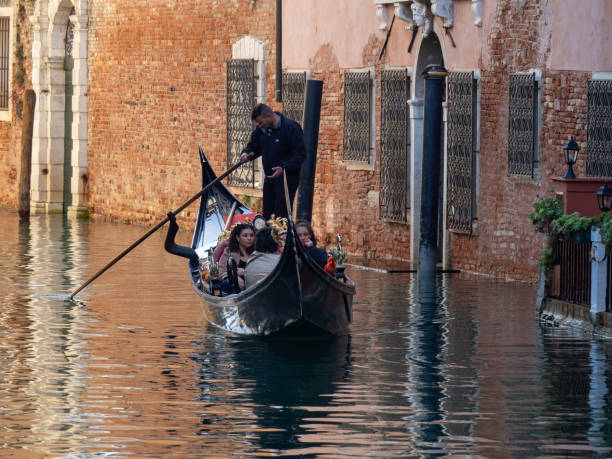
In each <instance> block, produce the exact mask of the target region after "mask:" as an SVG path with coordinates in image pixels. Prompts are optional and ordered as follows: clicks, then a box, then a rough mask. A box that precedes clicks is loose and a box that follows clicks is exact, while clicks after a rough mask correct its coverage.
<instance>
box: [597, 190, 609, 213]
mask: <svg viewBox="0 0 612 459" xmlns="http://www.w3.org/2000/svg"><path fill="white" fill-rule="evenodd" d="M595 194H596V195H597V205H598V206H599V210H601V211H602V212H607V211H609V210H610V209H612V188H610V187H609V186H608V184H607V183H604V184H603V185H602V186H601V187H599V190H597V192H596V193H595Z"/></svg>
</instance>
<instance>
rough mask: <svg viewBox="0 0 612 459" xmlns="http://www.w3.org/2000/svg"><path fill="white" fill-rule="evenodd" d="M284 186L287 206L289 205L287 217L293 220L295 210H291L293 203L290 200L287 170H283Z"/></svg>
mask: <svg viewBox="0 0 612 459" xmlns="http://www.w3.org/2000/svg"><path fill="white" fill-rule="evenodd" d="M283 185H284V187H285V204H286V205H287V217H289V219H291V220H293V212H292V210H293V209H291V201H290V200H289V187H288V186H287V174H286V173H285V169H283Z"/></svg>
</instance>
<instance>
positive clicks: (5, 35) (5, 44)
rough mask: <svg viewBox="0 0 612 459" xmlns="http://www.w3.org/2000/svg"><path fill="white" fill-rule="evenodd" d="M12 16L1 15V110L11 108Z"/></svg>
mask: <svg viewBox="0 0 612 459" xmlns="http://www.w3.org/2000/svg"><path fill="white" fill-rule="evenodd" d="M9 26H10V18H9V17H0V110H8V109H9V76H10V74H9V72H10V65H9V57H10V43H9V38H10V33H9V32H10V27H9Z"/></svg>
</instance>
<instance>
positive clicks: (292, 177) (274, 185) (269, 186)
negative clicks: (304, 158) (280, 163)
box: [263, 171, 300, 220]
mask: <svg viewBox="0 0 612 459" xmlns="http://www.w3.org/2000/svg"><path fill="white" fill-rule="evenodd" d="M299 182H300V174H299V171H298V172H287V188H289V201H291V202H290V205H289V207H290V209H293V198H294V197H295V192H296V191H297V188H298V184H299ZM272 214H274V215H275V216H276V217H288V215H287V205H286V204H285V185H284V180H283V176H282V175H281V176H280V177H278V178H275V179H269V178H266V179H265V180H264V185H263V216H264V218H265V219H266V220H269V219H270V217H271V216H272Z"/></svg>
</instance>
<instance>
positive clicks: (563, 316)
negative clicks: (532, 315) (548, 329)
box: [540, 298, 612, 336]
mask: <svg viewBox="0 0 612 459" xmlns="http://www.w3.org/2000/svg"><path fill="white" fill-rule="evenodd" d="M540 318H541V319H543V320H548V321H552V322H553V323H554V324H556V325H567V326H570V327H574V328H580V329H583V330H585V331H588V332H591V333H597V334H603V335H607V336H612V313H610V312H598V313H597V314H591V312H590V310H589V308H588V306H583V305H580V304H574V303H569V302H567V301H561V300H557V299H555V298H545V299H544V301H543V303H542V310H541V311H540Z"/></svg>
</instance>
